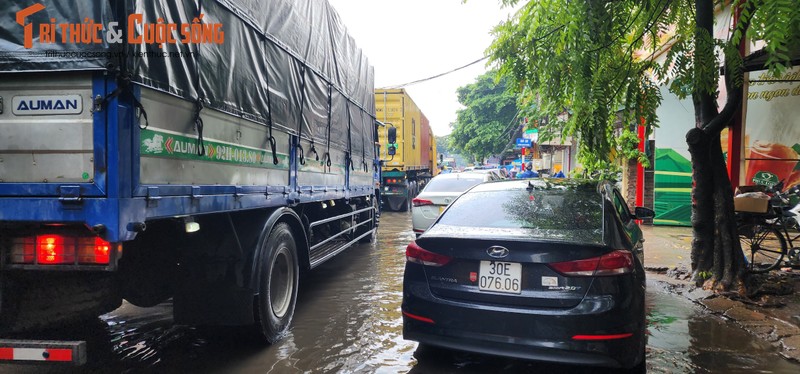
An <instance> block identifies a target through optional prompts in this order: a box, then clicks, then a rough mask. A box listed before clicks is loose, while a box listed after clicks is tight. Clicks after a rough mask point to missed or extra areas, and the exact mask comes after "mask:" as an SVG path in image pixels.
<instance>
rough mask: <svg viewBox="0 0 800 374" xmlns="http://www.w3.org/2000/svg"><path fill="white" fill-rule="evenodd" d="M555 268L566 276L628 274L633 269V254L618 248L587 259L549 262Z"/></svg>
mask: <svg viewBox="0 0 800 374" xmlns="http://www.w3.org/2000/svg"><path fill="white" fill-rule="evenodd" d="M548 265H549V266H550V267H551V268H552V269H553V270H555V271H557V272H559V273H561V274H562V275H566V276H578V277H581V276H583V277H586V276H602V275H619V274H627V273H630V272H632V271H633V254H632V253H630V252H628V251H624V250H617V251H614V252H610V253H606V254H604V255H602V256H600V257H594V258H587V259H585V260H577V261H566V262H556V263H552V264H548Z"/></svg>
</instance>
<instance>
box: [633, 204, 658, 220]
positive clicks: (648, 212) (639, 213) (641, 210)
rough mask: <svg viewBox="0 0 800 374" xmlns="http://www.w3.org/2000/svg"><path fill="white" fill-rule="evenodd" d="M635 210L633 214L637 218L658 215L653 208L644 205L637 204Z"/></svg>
mask: <svg viewBox="0 0 800 374" xmlns="http://www.w3.org/2000/svg"><path fill="white" fill-rule="evenodd" d="M633 211H634V213H633V215H634V216H635V217H634V218H636V219H645V218H653V217H655V216H656V212H654V211H653V210H652V209H650V208H645V207H642V206H637V207H636V209H634V210H633Z"/></svg>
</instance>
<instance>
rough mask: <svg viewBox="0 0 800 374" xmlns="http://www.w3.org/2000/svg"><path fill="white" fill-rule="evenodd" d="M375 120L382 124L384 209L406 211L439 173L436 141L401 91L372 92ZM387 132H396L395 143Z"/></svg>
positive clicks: (403, 91) (382, 193)
mask: <svg viewBox="0 0 800 374" xmlns="http://www.w3.org/2000/svg"><path fill="white" fill-rule="evenodd" d="M375 118H376V119H377V120H378V121H381V122H383V123H384V124H385V126H382V127H381V128H380V130H379V142H380V146H381V153H380V159H381V165H382V168H381V188H380V195H381V202H382V205H383V208H384V209H388V210H393V211H407V210H409V209H410V208H411V205H412V200H413V198H414V197H415V196H416V195H417V193H419V191H421V190H422V188H423V187H424V186H425V184H426V183H428V181H429V180H430V179H431V178H432V177H433V176H435V175H436V174H437V173H438V167H437V162H436V140H435V138H434V137H433V132H432V131H431V127H430V123H429V122H428V118H427V117H425V114H423V113H422V111H421V110H420V108H419V107H418V106H417V104H416V103H415V102H414V100H412V99H411V96H409V95H408V93H407V92H406V91H405V90H404V89H380V90H375ZM390 132H393V133H396V140H395V141H394V142H390V141H389V133H390Z"/></svg>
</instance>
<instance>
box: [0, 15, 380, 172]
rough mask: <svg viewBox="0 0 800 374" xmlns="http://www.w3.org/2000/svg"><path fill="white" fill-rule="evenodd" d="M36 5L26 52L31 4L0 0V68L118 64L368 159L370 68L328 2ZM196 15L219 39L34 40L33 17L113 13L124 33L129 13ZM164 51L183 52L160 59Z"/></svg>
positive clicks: (72, 19)
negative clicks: (217, 30) (217, 28)
mask: <svg viewBox="0 0 800 374" xmlns="http://www.w3.org/2000/svg"><path fill="white" fill-rule="evenodd" d="M41 3H42V4H43V5H45V9H44V10H42V11H40V12H37V13H35V14H33V15H32V16H30V17H28V19H27V21H28V22H30V23H33V24H34V27H33V36H34V43H33V44H34V48H33V49H30V50H26V49H25V48H24V47H23V35H24V33H23V27H22V26H20V25H19V24H17V22H16V19H15V14H16V12H17V11H19V10H20V9H22V8H25V7H27V6H29V5H30V4H32V3H29V2H27V1H25V2H23V1H8V0H0V9H3V10H4V15H2V16H0V73H4V72H24V71H53V70H86V69H104V68H107V67H109V66H117V65H120V66H122V69H124V70H125V71H126V72H127V73H128V74H129V75H130V76H131V79H132V80H133V81H134V82H136V83H138V84H141V85H143V86H147V87H151V88H154V89H157V90H160V91H163V92H167V93H170V94H172V95H176V96H179V97H182V98H184V99H187V100H191V101H196V100H199V99H202V100H203V102H204V105H205V106H206V107H210V108H214V109H217V110H221V111H224V112H227V113H230V114H233V115H236V116H240V117H243V118H247V119H250V120H253V121H256V122H259V123H263V124H268V123H269V119H270V118H271V119H272V123H273V124H274V125H275V126H277V127H281V128H283V129H284V130H286V131H289V132H291V133H293V134H301V135H302V136H303V138H306V139H308V140H314V141H315V143H316V144H317V145H318V147H317V149H318V150H319V151H320V152H325V151H324V145H325V144H326V143H327V142H328V138H327V136H328V132H330V134H331V139H330V142H331V143H332V144H334V145H336V146H337V148H343V147H344V149H347V147H349V146H350V145H352V149H353V160H354V162H356V163H359V162H360V159H357V158H360V156H361V155H362V154H365V153H366V157H367V159H371V158H372V156H373V153H374V152H373V151H374V149H373V147H372V146H371V145H372V125H371V123H372V117H374V113H375V102H374V94H373V87H374V73H373V70H372V67H371V66H370V65H369V62H368V60H367V58H366V57H365V56H364V55H363V53H362V52H361V50H360V49H359V48H358V47H357V46H356V44H355V42H354V40H353V38H352V37H350V35H348V34H347V32H346V28H345V26H344V25H343V24H342V22H341V20H340V19H339V16H338V15H337V14H336V12H335V10H334V9H333V8H332V7H331V6H330V4H328V2H327V1H326V0H266V1H264V0H262V1H257V0H238V1H231V0H195V1H168V0H155V1H153V0H110V1H109V0H107V1H81V2H77V3H78V4H77V5H76V4H75V3H76V2H64V1H53V0H45V1H42V2H41ZM201 13H202V14H203V18H202V20H201V23H202V24H206V25H211V24H221V25H222V30H223V31H224V42H223V43H221V44H214V43H202V44H181V43H176V44H169V43H164V44H127V43H126V44H111V45H109V44H108V43H103V44H100V45H94V44H89V45H86V44H71V43H54V44H42V43H39V39H38V36H39V35H38V33H39V29H38V25H39V24H41V23H48V22H50V19H51V18H54V19H56V23H81V22H84V21H85V20H86V19H87V18H88V19H91V20H93V21H94V22H99V23H102V24H103V25H107V24H108V22H111V21H117V22H119V23H120V26H119V28H120V29H121V30H125V31H126V32H125V38H126V39H127V30H128V25H127V22H128V15H130V14H142V15H143V22H145V23H156V22H157V20H159V19H162V20H163V21H164V22H165V23H175V24H191V23H192V22H193V21H194V19H195V18H198V17H199V15H200V14H201ZM142 31H143V30H142V27H137V28H136V33H137V35H138V34H140V33H142ZM104 35H105V34H104ZM179 36H180V35H178V37H179ZM57 39H58V38H57ZM46 50H50V51H53V50H55V51H99V52H114V51H123V52H125V53H124V56H125V58H122V59H118V58H115V56H116V55H115V54H108V55H103V53H100V54H99V55H100V56H99V57H97V56H93V57H91V58H77V57H59V56H55V57H53V56H52V53H51V55H50V56H45V54H44V51H46ZM163 52H166V53H167V54H169V53H179V54H180V55H181V57H164V56H162V53H163ZM155 53H158V55H154V54H155ZM94 55H98V54H97V53H95V54H94ZM145 109H146V108H145ZM348 109H349V111H350V115H349V116H348ZM329 113H330V118H329ZM329 123H330V129H329V128H328V126H329ZM366 123H369V124H368V125H365V124H366ZM362 144H368V145H370V146H366V147H365V146H362ZM320 145H322V147H320Z"/></svg>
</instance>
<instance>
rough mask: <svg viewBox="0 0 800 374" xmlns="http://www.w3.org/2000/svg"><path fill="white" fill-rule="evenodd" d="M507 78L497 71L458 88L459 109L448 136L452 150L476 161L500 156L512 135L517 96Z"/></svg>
mask: <svg viewBox="0 0 800 374" xmlns="http://www.w3.org/2000/svg"><path fill="white" fill-rule="evenodd" d="M508 82H509V78H502V79H499V78H498V74H497V72H496V71H490V72H488V73H486V74H483V75H481V76H479V77H478V78H477V79H476V81H475V83H471V84H468V85H466V86H463V87H459V88H458V90H457V94H458V102H459V103H461V105H463V106H464V107H465V108H464V109H459V110H458V112H457V116H456V122H455V123H453V124H452V125H451V126H452V130H453V131H452V133H451V134H450V146H451V147H452V148H454V149H453V150H455V151H459V153H462V154H464V155H469V156H471V157H473V158H474V159H476V160H484V159H485V158H487V157H489V156H491V155H495V154H499V153H501V152H502V151H503V150H504V148H505V146H506V145H507V144H508V142H509V139H510V138H511V136H512V135H513V130H515V129H516V127H515V126H514V124H515V123H514V122H513V121H515V117H516V115H517V106H516V95H514V94H513V93H512V92H511V91H510V90H509V88H508Z"/></svg>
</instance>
